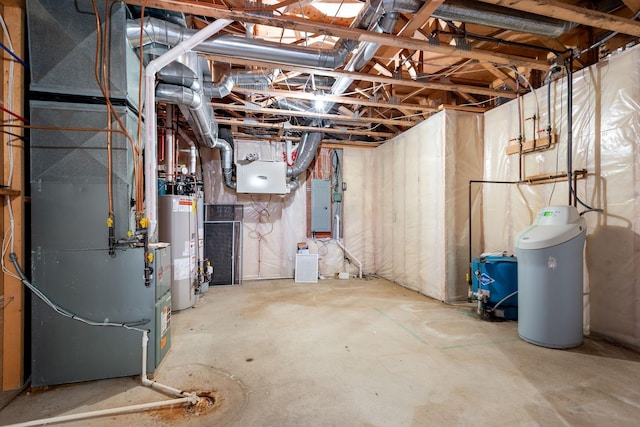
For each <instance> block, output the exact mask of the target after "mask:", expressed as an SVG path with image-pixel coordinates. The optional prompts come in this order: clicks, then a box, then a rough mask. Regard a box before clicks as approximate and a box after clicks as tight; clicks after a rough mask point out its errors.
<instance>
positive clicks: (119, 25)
mask: <svg viewBox="0 0 640 427" xmlns="http://www.w3.org/2000/svg"><path fill="white" fill-rule="evenodd" d="M105 3H106V2H105V0H97V1H96V5H97V9H98V16H99V18H100V22H101V24H102V28H101V34H102V41H103V42H104V38H105V35H107V37H108V46H107V47H108V55H107V58H106V64H107V69H108V73H109V76H110V81H109V95H110V97H111V98H114V99H121V100H126V101H128V102H129V103H130V104H131V105H132V106H135V108H138V107H137V104H138V88H139V66H140V65H139V64H140V63H139V60H138V57H137V55H136V53H135V52H134V51H133V49H131V48H130V47H129V43H128V41H127V32H126V18H127V16H126V12H127V11H126V5H125V3H124V2H109V10H110V14H109V28H108V30H109V31H106V30H107V29H106V27H105V11H106V10H105ZM27 24H28V27H29V37H28V41H29V69H30V72H31V84H30V89H31V90H32V91H38V92H47V93H56V94H62V95H79V96H88V97H97V98H102V97H103V94H102V91H101V90H100V88H99V86H98V84H97V82H96V77H95V75H96V74H95V59H96V49H99V50H98V52H99V57H100V58H101V57H102V52H101V49H102V47H101V46H102V44H101V45H97V44H96V43H97V40H98V38H97V36H98V32H97V27H96V15H95V13H94V9H93V5H92V1H91V0H75V1H68V0H67V1H60V0H28V1H27ZM101 71H102V70H101V69H100V72H101Z"/></svg>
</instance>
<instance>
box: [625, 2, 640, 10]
mask: <svg viewBox="0 0 640 427" xmlns="http://www.w3.org/2000/svg"><path fill="white" fill-rule="evenodd" d="M622 2H623V3H624V4H625V5H626V6H627V7H628V8H629V10H631V12H633V13H636V12H637V11H639V10H640V0H622Z"/></svg>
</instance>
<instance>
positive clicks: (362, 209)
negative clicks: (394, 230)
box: [341, 148, 378, 273]
mask: <svg viewBox="0 0 640 427" xmlns="http://www.w3.org/2000/svg"><path fill="white" fill-rule="evenodd" d="M342 152H343V170H342V177H343V180H344V182H345V183H346V184H347V190H346V191H345V192H344V197H343V206H344V218H343V224H342V225H341V227H342V232H343V239H344V244H345V246H346V247H347V248H348V249H349V251H351V252H352V253H353V254H354V255H355V256H356V257H358V259H359V260H360V261H361V262H362V271H363V272H364V273H373V272H375V271H376V268H375V258H374V249H375V235H374V231H375V229H374V225H375V218H376V217H377V215H378V206H376V200H377V194H376V185H375V182H374V175H375V169H374V168H373V165H374V160H375V150H372V149H361V148H344V149H343V150H342Z"/></svg>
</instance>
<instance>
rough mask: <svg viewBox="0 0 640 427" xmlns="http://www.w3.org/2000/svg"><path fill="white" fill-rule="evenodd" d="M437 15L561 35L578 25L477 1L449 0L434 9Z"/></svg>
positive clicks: (461, 20) (462, 20) (451, 19)
mask: <svg viewBox="0 0 640 427" xmlns="http://www.w3.org/2000/svg"><path fill="white" fill-rule="evenodd" d="M432 16H433V17H434V18H438V19H442V20H444V21H458V22H465V23H469V24H478V25H485V26H487V27H495V28H504V29H505V30H514V31H520V32H523V33H531V34H538V35H541V36H548V37H558V36H560V35H562V34H564V33H566V32H567V31H569V30H570V29H572V28H574V27H575V26H576V24H574V23H571V22H567V21H561V20H559V19H555V18H549V17H547V16H541V15H534V14H532V13H527V12H521V11H519V10H515V9H509V8H507V7H502V6H496V5H493V4H489V3H483V2H479V1H474V0H447V1H445V2H444V3H442V5H440V7H438V8H437V9H436V11H435V12H433V15H432Z"/></svg>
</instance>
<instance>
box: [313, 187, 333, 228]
mask: <svg viewBox="0 0 640 427" xmlns="http://www.w3.org/2000/svg"><path fill="white" fill-rule="evenodd" d="M311 231H312V232H314V233H317V232H330V231H331V181H330V180H328V179H312V180H311Z"/></svg>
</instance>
